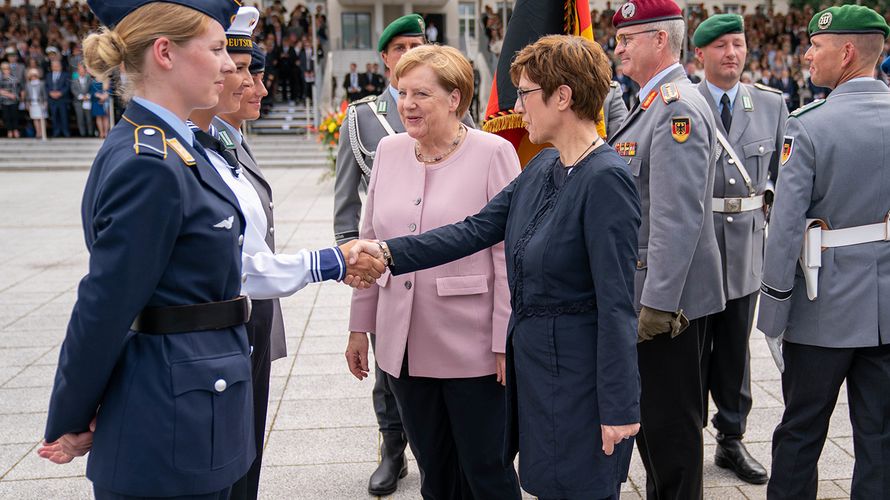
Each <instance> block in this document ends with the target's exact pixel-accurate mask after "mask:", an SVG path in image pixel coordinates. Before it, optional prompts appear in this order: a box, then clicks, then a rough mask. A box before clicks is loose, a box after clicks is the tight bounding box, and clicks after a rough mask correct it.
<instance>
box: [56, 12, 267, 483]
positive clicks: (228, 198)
mask: <svg viewBox="0 0 890 500" xmlns="http://www.w3.org/2000/svg"><path fill="white" fill-rule="evenodd" d="M89 3H90V7H91V8H92V9H93V11H94V12H95V13H96V15H97V17H98V18H99V19H100V20H101V21H102V23H103V24H105V25H107V26H110V27H111V28H103V29H102V30H101V31H100V32H98V33H95V34H92V35H90V36H89V37H87V38H86V40H85V41H84V55H85V61H86V64H87V66H88V67H89V69H90V70H91V72H92V73H93V74H95V75H97V76H99V77H100V78H102V79H107V78H108V77H109V75H110V74H111V73H112V71H114V70H115V69H117V68H118V67H119V66H122V68H123V71H124V72H125V73H126V76H127V82H128V85H130V88H129V89H127V90H128V91H129V92H128V94H130V96H132V98H133V99H132V101H131V102H130V104H129V105H128V106H127V110H126V113H125V114H124V115H123V119H122V120H121V121H120V122H119V123H118V124H117V126H115V127H114V129H113V130H112V131H111V133H110V134H109V136H108V139H107V140H106V141H105V143H104V144H103V146H102V148H101V150H100V151H99V153H98V155H97V156H96V159H95V161H94V163H93V167H92V169H91V171H90V175H89V178H88V180H87V184H86V189H85V192H84V197H83V203H82V218H83V225H84V235H85V239H86V243H87V248H88V249H89V251H90V263H89V273H88V274H87V276H86V277H84V278H83V280H82V281H81V283H80V286H79V288H78V298H77V303H76V304H75V306H74V311H73V313H72V315H71V320H70V323H69V325H68V332H67V335H66V338H65V341H64V343H63V344H62V349H61V353H60V356H59V366H58V369H57V372H56V378H55V385H54V387H53V391H52V395H51V399H50V406H49V416H48V420H47V425H46V432H45V439H46V443H45V444H44V447H43V448H42V449H41V450H39V454H40V455H41V456H43V457H45V458H48V459H50V460H53V461H55V462H65V461H69V460H71V458H72V457H73V456H75V455H80V454H83V453H85V451H86V450H87V449H89V447H90V445H91V446H92V452H91V453H90V456H89V460H88V463H87V477H88V478H89V479H90V480H91V481H92V482H93V485H94V492H95V495H96V498H98V499H112V498H113V499H123V498H132V497H139V498H143V497H171V498H188V499H211V498H212V499H217V498H227V497H228V490H229V488H230V487H231V485H232V483H234V482H235V481H236V480H237V479H238V478H240V477H241V476H243V475H244V473H245V472H246V471H247V469H248V467H249V466H250V464H251V462H252V460H253V458H254V445H253V433H252V420H251V414H252V412H251V402H252V395H251V384H250V377H251V373H250V358H249V347H248V343H247V337H246V334H245V331H244V326H243V325H244V322H245V321H246V320H247V318H248V316H249V301H248V300H247V299H246V298H244V297H240V296H239V292H240V289H241V248H240V242H241V241H242V239H243V232H244V219H243V216H242V213H241V211H240V209H239V205H238V202H237V200H236V199H235V196H234V195H233V194H232V192H231V191H230V190H229V189H228V188H227V187H226V185H225V183H224V182H223V180H222V179H221V178H220V177H219V175H217V173H216V172H215V171H214V169H213V167H212V166H211V165H210V164H209V163H208V161H207V159H206V156H205V152H204V151H203V149H202V148H201V147H200V145H199V144H197V143H195V142H194V137H193V135H192V133H191V131H190V130H189V129H188V127H187V126H186V124H185V118H186V117H187V116H188V115H189V113H191V111H192V110H193V109H195V108H206V107H211V106H213V105H215V104H216V102H217V100H218V96H219V93H220V91H221V90H222V80H223V74H224V73H226V72H231V71H234V69H235V68H234V65H233V64H232V61H231V59H230V58H229V56H228V55H227V53H226V36H225V28H226V27H227V26H228V24H229V22H230V19H231V18H232V16H233V15H234V14H235V12H236V11H237V9H238V3H237V2H235V1H234V0H215V1H214V0H166V1H164V2H152V1H148V0H142V1H140V0H128V1H121V0H108V1H104V0H103V1H99V0H92V1H90V2H89ZM90 429H95V433H94V434H91V433H90V432H89V430H90ZM90 441H92V442H90Z"/></svg>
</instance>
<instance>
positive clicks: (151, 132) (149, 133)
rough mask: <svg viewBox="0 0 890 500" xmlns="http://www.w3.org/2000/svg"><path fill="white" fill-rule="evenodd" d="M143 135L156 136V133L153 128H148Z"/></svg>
mask: <svg viewBox="0 0 890 500" xmlns="http://www.w3.org/2000/svg"><path fill="white" fill-rule="evenodd" d="M142 133H143V134H145V135H155V133H156V132H155V129H153V128H147V129H145V130H143V131H142Z"/></svg>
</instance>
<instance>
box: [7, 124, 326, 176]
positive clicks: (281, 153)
mask: <svg viewBox="0 0 890 500" xmlns="http://www.w3.org/2000/svg"><path fill="white" fill-rule="evenodd" d="M254 131H255V132H256V129H254ZM302 131H303V133H302V134H296V133H294V132H291V134H290V135H260V136H257V135H250V136H248V141H250V147H251V150H253V153H254V155H256V157H257V163H259V165H260V167H262V168H307V167H320V166H324V165H325V163H326V161H327V153H326V152H325V150H324V148H323V147H322V146H321V145H320V144H318V143H317V142H315V136H314V135H313V136H312V137H311V138H309V139H307V138H306V135H305V127H304V128H303V129H302ZM101 145H102V141H101V140H99V139H49V140H48V141H40V140H36V139H0V171H12V170H19V171H21V170H87V169H89V168H90V165H92V163H93V158H94V157H95V156H96V152H97V151H98V150H99V147H100V146H101Z"/></svg>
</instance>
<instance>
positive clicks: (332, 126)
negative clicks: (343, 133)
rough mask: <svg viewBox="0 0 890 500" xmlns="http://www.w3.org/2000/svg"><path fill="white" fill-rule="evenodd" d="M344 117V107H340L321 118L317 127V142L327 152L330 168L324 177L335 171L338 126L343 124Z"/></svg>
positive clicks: (338, 137) (338, 136)
mask: <svg viewBox="0 0 890 500" xmlns="http://www.w3.org/2000/svg"><path fill="white" fill-rule="evenodd" d="M345 119H346V108H345V107H341V109H340V110H339V111H334V112H331V113H329V114H327V115H326V116H325V117H324V118H323V119H322V120H321V125H319V127H318V142H320V143H321V144H322V145H323V146H324V147H325V149H327V152H328V167H329V168H330V172H329V173H328V174H327V175H325V177H327V176H331V177H333V176H334V173H335V171H336V168H337V154H336V148H337V144H338V143H339V141H340V127H341V126H342V125H343V120H345Z"/></svg>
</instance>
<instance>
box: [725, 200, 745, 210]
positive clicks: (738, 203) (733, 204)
mask: <svg viewBox="0 0 890 500" xmlns="http://www.w3.org/2000/svg"><path fill="white" fill-rule="evenodd" d="M723 211H724V212H726V213H730V214H736V213H739V212H741V211H742V200H741V198H724V199H723Z"/></svg>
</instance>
